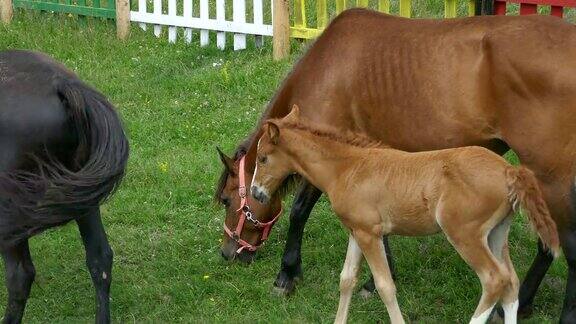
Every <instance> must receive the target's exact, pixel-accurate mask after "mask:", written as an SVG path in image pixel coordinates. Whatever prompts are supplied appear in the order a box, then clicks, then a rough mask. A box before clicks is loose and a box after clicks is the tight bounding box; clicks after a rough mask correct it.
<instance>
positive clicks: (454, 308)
mask: <svg viewBox="0 0 576 324" xmlns="http://www.w3.org/2000/svg"><path fill="white" fill-rule="evenodd" d="M165 32H166V31H164V34H163V37H162V38H161V39H156V38H154V37H153V36H152V34H151V33H150V32H143V31H140V29H137V28H136V27H135V26H134V27H133V29H132V35H131V38H130V40H129V41H127V42H119V41H117V40H116V39H115V30H114V26H113V25H112V24H109V23H105V22H102V21H100V20H88V27H87V28H85V27H79V26H78V25H77V22H76V20H75V19H73V18H72V19H71V18H68V17H64V16H58V15H49V14H39V13H36V14H30V13H24V12H22V11H17V12H16V20H15V21H14V22H13V23H12V25H10V26H8V27H2V26H0V49H9V48H24V49H34V50H39V51H43V52H46V53H48V54H50V55H52V56H54V57H55V58H56V59H58V60H59V61H61V62H63V63H64V64H65V65H67V66H68V67H69V68H71V69H72V70H74V71H75V72H76V73H78V75H79V76H80V77H81V78H82V79H84V80H86V82H88V83H89V84H91V85H93V86H95V87H96V88H98V89H100V90H101V91H102V92H103V93H104V94H106V95H107V96H108V97H109V98H110V100H111V101H112V102H113V103H114V104H115V105H117V107H118V109H119V110H120V112H121V114H122V116H123V118H124V121H125V124H126V127H127V129H128V133H129V136H130V139H131V145H132V155H131V160H130V164H129V172H128V175H127V178H126V181H125V182H124V184H123V186H122V188H121V190H120V191H119V192H118V193H117V195H116V196H115V197H114V199H113V200H112V201H111V202H109V203H108V204H107V205H105V206H104V207H103V215H104V222H105V225H106V227H107V232H108V235H109V238H110V241H111V245H112V247H113V249H114V251H115V260H114V271H113V284H112V302H111V305H112V317H113V320H114V321H115V322H240V323H244V322H253V321H254V322H261V323H276V322H278V323H280V322H282V323H283V322H294V323H300V322H326V323H329V322H331V321H333V317H334V315H335V312H336V307H337V303H338V277H339V273H340V269H341V266H342V264H343V261H344V254H345V250H346V240H347V238H346V234H345V232H344V230H343V229H342V227H341V225H340V224H339V221H338V220H337V219H336V218H335V217H334V216H333V215H332V213H331V212H330V208H329V204H328V203H327V201H326V200H321V202H320V203H319V204H318V205H317V206H316V208H315V209H314V211H313V213H312V216H311V217H310V221H309V223H308V225H307V227H306V232H305V235H304V247H303V261H304V263H303V267H304V276H305V279H304V281H303V282H302V283H301V284H300V286H299V287H298V289H297V291H296V292H295V294H294V295H293V296H291V297H290V298H280V297H276V296H274V295H273V294H272V292H271V291H272V289H271V288H272V283H273V281H274V279H275V276H276V273H277V270H278V268H279V264H280V256H281V253H282V250H283V246H284V239H285V233H286V231H287V229H288V217H286V215H285V217H283V218H282V219H281V220H280V222H279V224H278V225H276V227H275V229H274V231H273V232H272V234H271V238H270V240H269V242H268V243H267V245H266V246H265V247H264V248H263V249H262V251H261V252H260V253H259V255H258V259H257V260H256V262H255V263H254V264H252V265H250V266H241V265H238V264H233V263H227V262H224V261H223V260H222V259H221V257H220V255H219V244H220V243H219V242H220V239H221V237H222V229H221V224H222V221H223V212H222V210H221V208H219V207H218V206H215V205H214V204H213V202H212V194H213V190H214V186H215V182H216V180H217V178H218V176H219V172H220V169H221V166H220V162H219V160H218V158H217V155H216V150H215V146H216V145H219V146H221V147H223V148H224V149H225V151H227V152H232V151H233V149H234V147H235V145H236V144H237V143H238V142H240V141H241V140H242V139H243V138H244V137H245V136H246V135H247V134H249V133H250V131H251V130H252V128H253V127H254V125H255V123H256V121H257V120H258V118H259V117H260V114H261V113H262V111H263V110H264V108H265V106H266V104H267V102H268V101H269V100H270V98H272V96H273V94H274V92H275V90H276V88H277V87H278V85H279V83H280V82H281V80H282V79H283V77H284V76H285V75H286V73H287V72H288V71H289V70H290V68H291V66H292V64H293V63H294V61H295V60H296V58H297V57H298V56H299V55H300V54H301V53H302V51H303V48H305V46H302V45H299V44H297V43H296V42H294V48H295V49H296V50H295V52H296V54H294V56H293V57H292V58H291V59H290V60H288V61H284V62H279V63H278V62H273V61H272V60H271V56H272V55H271V46H270V43H269V40H266V42H267V43H266V46H265V47H264V48H263V49H254V48H249V49H248V50H246V51H241V52H232V51H230V50H227V51H224V52H222V51H219V50H217V49H216V48H215V46H214V45H213V46H210V47H207V48H200V47H199V46H197V40H198V37H197V35H195V39H194V41H195V44H194V45H189V46H187V45H185V44H183V43H181V42H179V43H177V44H168V43H167V41H166V37H165ZM211 37H214V36H213V35H212V36H211ZM212 41H214V39H212ZM213 43H214V42H213ZM288 200H289V199H288ZM288 206H290V201H287V202H286V207H287V208H286V209H287V210H288V209H289V208H288ZM391 241H392V249H393V252H394V256H395V260H396V268H397V272H398V280H397V282H396V284H397V287H398V298H399V302H400V306H401V309H402V310H403V313H404V315H405V317H406V318H407V319H410V320H411V321H417V322H421V323H435V322H436V323H446V322H467V321H468V320H469V318H470V316H471V315H472V313H473V311H474V308H475V306H476V303H477V301H478V299H479V297H480V285H479V283H478V280H477V278H476V276H475V274H474V272H472V271H471V270H470V269H469V268H468V267H467V266H466V264H465V263H464V262H463V261H462V260H461V259H460V258H459V256H458V255H457V254H456V252H455V251H454V249H453V248H452V247H451V246H450V245H449V243H448V242H447V241H446V240H445V239H444V238H443V237H442V236H440V235H439V236H435V237H428V238H393V239H392V240H391ZM31 247H32V255H33V258H34V260H35V264H36V268H37V282H36V284H35V285H34V286H33V290H32V296H31V298H30V301H29V303H28V308H27V312H26V315H25V321H26V322H32V323H37V322H38V323H40V322H42V323H46V322H50V323H76V322H78V323H89V322H92V321H93V316H94V291H93V288H92V283H91V280H90V276H89V274H88V272H87V270H86V269H85V265H84V261H83V259H84V252H83V248H82V244H81V241H80V239H79V234H78V231H77V229H76V226H75V225H74V224H70V225H68V226H65V227H64V228H60V229H56V230H52V231H49V232H48V233H45V234H43V235H40V236H38V237H35V238H33V239H32V240H31ZM535 247H536V241H535V238H534V235H532V234H531V233H530V231H529V228H528V226H527V225H526V223H525V222H524V220H523V219H521V218H520V217H518V218H517V219H516V221H515V223H514V225H513V228H512V233H511V251H512V255H513V259H514V261H515V264H516V266H517V269H518V272H519V274H520V277H523V275H524V273H525V272H526V270H527V268H528V266H529V264H530V262H531V261H532V258H533V256H534V254H535V251H536V249H535ZM565 277H566V270H565V265H564V261H558V262H556V263H555V264H554V265H553V266H552V268H551V270H550V272H549V274H548V276H547V277H546V279H545V280H544V282H543V284H542V286H541V289H540V292H539V294H538V296H537V297H536V309H535V316H534V317H533V319H532V321H531V322H532V323H541V322H552V321H556V319H557V318H558V316H559V312H560V308H561V304H562V298H563V295H564V278H565ZM365 278H367V269H366V267H365V268H364V271H363V275H362V280H364V279H365ZM0 300H1V301H2V304H5V303H6V293H5V291H4V290H0ZM350 320H351V322H353V323H356V322H361V323H374V322H376V321H380V320H384V321H387V314H386V310H385V307H384V305H383V304H382V302H381V301H380V300H379V299H378V298H372V299H369V300H362V299H361V298H359V297H357V296H355V297H354V299H353V302H352V308H351V315H350Z"/></svg>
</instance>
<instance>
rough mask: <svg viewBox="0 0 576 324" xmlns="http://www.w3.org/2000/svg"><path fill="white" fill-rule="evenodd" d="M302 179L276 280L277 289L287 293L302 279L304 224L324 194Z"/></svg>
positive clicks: (291, 214) (291, 213)
mask: <svg viewBox="0 0 576 324" xmlns="http://www.w3.org/2000/svg"><path fill="white" fill-rule="evenodd" d="M302 181H303V183H302V186H301V187H300V189H299V190H298V193H297V194H296V198H295V199H294V204H293V205H292V210H291V212H290V227H289V228H288V238H287V239H286V245H285V247H284V255H283V256H282V265H281V268H280V272H279V273H278V276H277V277H276V281H275V282H274V286H275V287H276V289H277V291H278V292H279V293H281V294H285V295H287V294H289V293H291V292H292V291H293V290H294V287H295V285H296V281H297V280H301V279H302V255H301V248H302V235H303V234H304V225H306V221H308V217H309V216H310V212H311V211H312V208H313V207H314V205H315V204H316V202H317V201H318V199H319V198H320V196H321V195H322V192H321V191H320V190H318V189H317V188H316V187H314V186H313V185H311V184H310V183H309V182H307V181H305V180H302Z"/></svg>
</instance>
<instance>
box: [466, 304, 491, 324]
mask: <svg viewBox="0 0 576 324" xmlns="http://www.w3.org/2000/svg"><path fill="white" fill-rule="evenodd" d="M493 308H494V305H492V306H490V307H489V308H488V309H487V310H485V311H484V312H483V313H482V314H480V315H478V317H472V319H471V320H470V324H484V323H486V321H488V317H490V314H491V313H492V309H493Z"/></svg>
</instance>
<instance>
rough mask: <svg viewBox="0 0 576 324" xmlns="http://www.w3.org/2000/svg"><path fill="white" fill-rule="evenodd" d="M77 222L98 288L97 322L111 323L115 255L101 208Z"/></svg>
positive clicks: (95, 285)
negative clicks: (105, 227)
mask: <svg viewBox="0 0 576 324" xmlns="http://www.w3.org/2000/svg"><path fill="white" fill-rule="evenodd" d="M76 222H77V223H78V228H79V229H80V234H81V235H82V241H83V243H84V248H85V249H86V265H87V266H88V270H89V271H90V276H91V277H92V282H93V283H94V288H95V290H96V323H110V283H111V281H112V258H113V255H112V249H111V248H110V245H109V244H108V239H107V237H106V232H105V231H104V226H103V225H102V219H101V217H100V209H99V208H96V209H94V210H93V211H92V212H91V213H89V214H87V215H85V216H84V217H82V218H79V219H78V220H76Z"/></svg>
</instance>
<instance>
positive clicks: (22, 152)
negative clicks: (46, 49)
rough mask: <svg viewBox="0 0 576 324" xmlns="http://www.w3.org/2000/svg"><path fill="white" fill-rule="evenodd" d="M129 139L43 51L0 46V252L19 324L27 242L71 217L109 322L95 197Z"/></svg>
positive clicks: (116, 176) (95, 98)
mask: <svg viewBox="0 0 576 324" xmlns="http://www.w3.org/2000/svg"><path fill="white" fill-rule="evenodd" d="M127 160H128V141H127V139H126V136H125V134H124V130H123V127H122V123H121V121H120V119H119V117H118V115H117V114H116V112H115V109H114V107H113V106H112V104H111V103H110V102H108V100H107V99H106V98H105V97H104V96H103V95H102V94H100V93H99V92H97V91H96V90H94V89H92V88H90V87H89V86H87V85H86V84H84V83H83V82H82V81H81V80H80V79H78V77H77V76H75V75H74V74H73V73H72V72H70V71H69V70H67V69H66V68H65V67H64V66H63V65H61V64H59V63H58V62H56V61H54V60H53V59H51V58H50V57H48V56H46V55H44V54H41V53H35V52H29V51H4V52H0V251H1V252H2V257H3V259H4V263H5V268H6V269H5V270H6V287H7V289H8V305H7V307H6V312H5V315H4V322H5V323H19V322H21V320H22V316H23V314H24V308H25V306H26V301H27V299H28V296H29V294H30V287H31V285H32V282H33V280H34V276H35V270H34V264H33V263H32V258H31V257H30V251H29V247H28V239H29V238H30V237H31V236H33V235H35V234H38V233H40V232H42V231H44V230H46V229H49V228H52V227H55V226H60V225H64V224H66V223H68V222H70V221H72V220H74V221H76V223H77V224H78V227H79V229H80V234H81V236H82V240H83V243H84V247H85V249H86V264H87V266H88V269H89V271H90V274H91V276H92V280H93V282H94V286H95V289H96V299H97V311H96V322H98V323H107V322H110V310H109V292H110V282H111V279H112V274H111V269H112V249H111V248H110V245H109V244H108V240H107V237H106V233H105V231H104V227H103V225H102V221H101V218H100V204H102V203H103V202H104V200H105V199H106V198H108V197H109V196H110V195H111V194H112V193H113V192H114V191H115V189H116V188H117V186H118V184H119V183H120V181H121V179H122V177H123V176H124V172H125V169H126V163H127Z"/></svg>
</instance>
